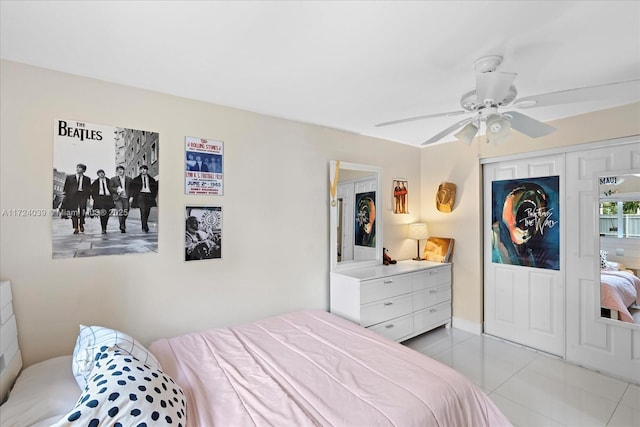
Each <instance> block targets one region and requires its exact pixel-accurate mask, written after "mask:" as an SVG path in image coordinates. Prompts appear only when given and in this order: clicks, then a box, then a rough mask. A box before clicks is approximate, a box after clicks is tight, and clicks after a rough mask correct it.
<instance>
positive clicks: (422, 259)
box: [411, 257, 424, 261]
mask: <svg viewBox="0 0 640 427" xmlns="http://www.w3.org/2000/svg"><path fill="white" fill-rule="evenodd" d="M411 259H412V260H414V261H424V258H420V257H415V258H411Z"/></svg>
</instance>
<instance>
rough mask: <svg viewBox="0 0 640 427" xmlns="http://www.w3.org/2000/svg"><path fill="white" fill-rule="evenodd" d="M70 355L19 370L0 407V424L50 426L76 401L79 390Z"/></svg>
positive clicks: (3, 425) (15, 426) (20, 426)
mask: <svg viewBox="0 0 640 427" xmlns="http://www.w3.org/2000/svg"><path fill="white" fill-rule="evenodd" d="M70 362H71V355H67V356H60V357H54V358H52V359H48V360H45V361H43V362H40V363H36V364H35V365H31V366H29V367H27V368H25V369H23V370H22V372H21V373H20V375H19V376H18V379H17V380H16V383H15V384H14V386H13V388H12V389H11V392H10V393H9V399H8V400H7V401H6V402H5V403H3V404H2V406H0V426H2V427H24V426H36V425H37V426H50V425H51V424H53V423H54V422H56V421H57V420H59V419H60V417H62V416H63V415H64V414H66V413H67V412H68V411H69V410H70V409H71V408H73V405H75V404H76V401H77V400H78V396H79V395H80V391H78V385H77V384H76V382H75V381H74V379H73V375H71V369H70V366H69V365H70Z"/></svg>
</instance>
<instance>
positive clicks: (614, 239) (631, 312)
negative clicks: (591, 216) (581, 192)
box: [597, 171, 640, 327]
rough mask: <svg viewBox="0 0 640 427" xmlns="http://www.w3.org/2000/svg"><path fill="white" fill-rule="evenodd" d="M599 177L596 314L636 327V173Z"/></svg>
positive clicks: (639, 306)
mask: <svg viewBox="0 0 640 427" xmlns="http://www.w3.org/2000/svg"><path fill="white" fill-rule="evenodd" d="M635 172H636V171H631V172H630V173H624V174H618V175H615V174H614V175H607V176H601V177H599V182H598V193H599V203H598V217H597V218H598V230H599V235H600V236H599V242H600V266H599V267H600V302H601V309H600V310H601V311H600V314H601V316H602V317H603V318H607V319H611V320H617V321H620V322H623V323H620V324H623V325H628V326H632V325H635V326H638V327H640V278H639V274H640V171H637V173H635Z"/></svg>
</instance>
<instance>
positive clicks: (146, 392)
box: [54, 348, 186, 427]
mask: <svg viewBox="0 0 640 427" xmlns="http://www.w3.org/2000/svg"><path fill="white" fill-rule="evenodd" d="M71 425H73V426H74V427H81V426H82V427H84V426H87V427H99V426H110V427H129V426H136V427H153V426H176V427H184V426H185V425H186V404H185V397H184V394H183V392H182V389H181V388H180V386H178V385H177V384H176V383H175V382H174V381H173V379H172V378H171V377H169V376H168V375H167V374H165V373H164V372H162V371H160V370H158V369H155V368H153V367H151V366H149V365H147V364H145V363H142V362H140V361H139V360H138V359H136V358H135V357H133V356H131V355H130V354H128V353H126V352H124V351H121V350H118V349H114V348H108V349H105V350H104V351H102V352H100V353H98V354H97V361H96V363H95V367H94V368H93V372H92V375H91V377H90V378H89V380H88V381H87V386H86V387H85V389H84V392H83V393H82V395H81V396H80V398H79V399H78V402H77V403H76V406H75V407H74V408H73V409H72V410H71V411H69V413H67V414H66V415H65V416H64V418H63V419H62V420H60V421H59V422H58V423H57V424H54V427H62V426H71Z"/></svg>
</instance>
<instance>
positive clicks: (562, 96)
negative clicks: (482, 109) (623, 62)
mask: <svg viewBox="0 0 640 427" xmlns="http://www.w3.org/2000/svg"><path fill="white" fill-rule="evenodd" d="M630 93H631V94H635V98H636V99H640V79H636V80H627V81H624V82H617V83H608V84H603V85H597V86H587V87H581V88H577V89H568V90H561V91H558V92H549V93H543V94H540V95H533V96H525V97H524V98H519V99H516V100H515V101H514V103H513V106H514V107H516V108H532V107H547V106H550V105H560V104H571V103H576V102H584V101H592V100H598V99H607V98H613V97H617V96H624V95H626V96H628V95H629V94H630Z"/></svg>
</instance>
